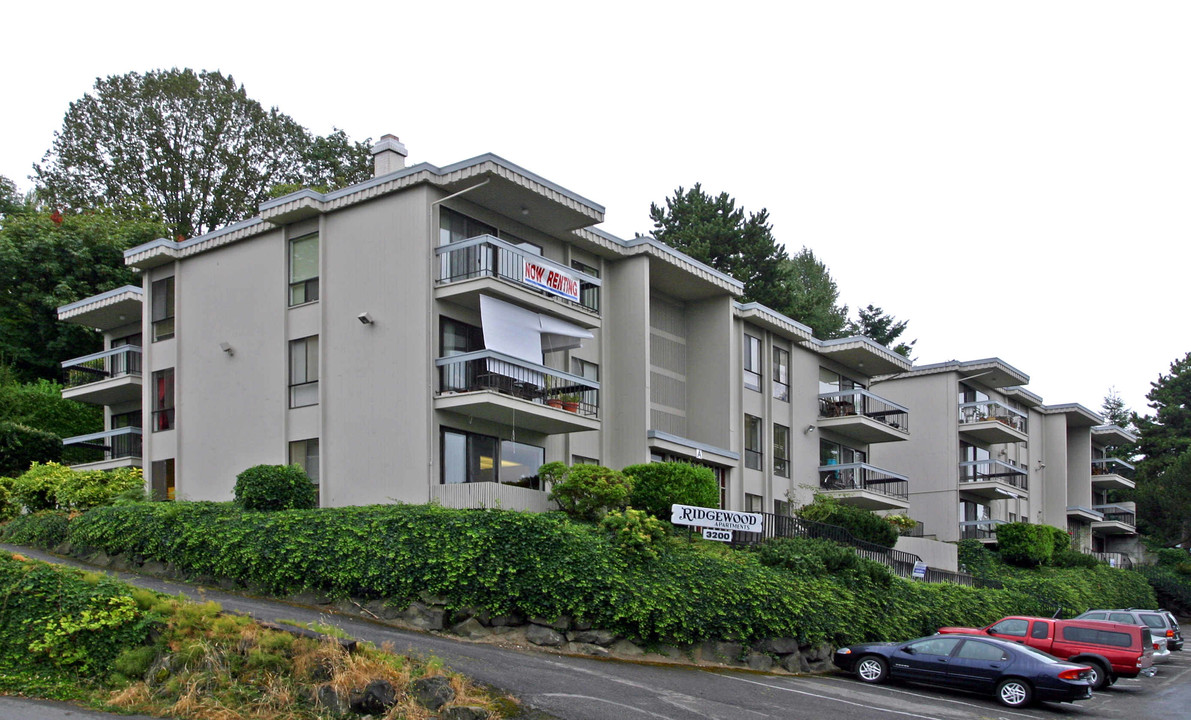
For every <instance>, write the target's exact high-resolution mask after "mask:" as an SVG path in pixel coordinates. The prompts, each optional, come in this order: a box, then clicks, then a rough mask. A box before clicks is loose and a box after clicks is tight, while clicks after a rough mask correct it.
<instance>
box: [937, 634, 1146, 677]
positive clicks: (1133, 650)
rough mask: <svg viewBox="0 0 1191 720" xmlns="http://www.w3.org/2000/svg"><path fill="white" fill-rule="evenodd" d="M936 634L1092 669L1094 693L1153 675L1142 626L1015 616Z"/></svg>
mask: <svg viewBox="0 0 1191 720" xmlns="http://www.w3.org/2000/svg"><path fill="white" fill-rule="evenodd" d="M939 632H940V633H944V634H948V633H962V634H975V635H990V636H992V637H998V638H1002V639H1004V640H1009V641H1012V642H1017V643H1021V644H1023V645H1029V646H1030V647H1032V648H1035V649H1037V650H1041V651H1042V652H1045V653H1050V654H1051V655H1054V656H1055V657H1058V658H1065V659H1067V660H1070V661H1071V662H1078V663H1082V664H1086V665H1088V666H1089V667H1091V668H1092V678H1091V680H1092V689H1093V690H1099V689H1101V688H1103V687H1105V686H1107V685H1111V684H1113V683H1114V682H1116V681H1117V678H1122V677H1127V678H1131V677H1137V676H1138V675H1145V676H1147V677H1148V676H1152V675H1153V674H1154V672H1155V671H1154V640H1153V637H1152V636H1151V635H1150V629H1149V628H1147V627H1145V626H1138V625H1126V624H1123V623H1110V622H1099V621H1094V620H1057V619H1055V618H1038V617H1024V616H1014V617H1007V618H1003V619H1001V620H998V621H997V622H995V623H993V624H992V625H989V626H988V627H986V628H964V627H945V628H939Z"/></svg>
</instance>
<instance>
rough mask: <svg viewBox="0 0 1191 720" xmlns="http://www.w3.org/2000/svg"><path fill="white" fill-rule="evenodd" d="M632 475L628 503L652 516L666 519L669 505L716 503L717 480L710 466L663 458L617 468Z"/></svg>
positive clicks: (717, 498)
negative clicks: (631, 489) (652, 461)
mask: <svg viewBox="0 0 1191 720" xmlns="http://www.w3.org/2000/svg"><path fill="white" fill-rule="evenodd" d="M621 472H623V473H624V474H625V475H627V476H629V477H630V478H632V481H633V492H632V493H631V494H630V496H629V504H630V505H632V506H633V507H635V508H638V509H640V510H644V511H645V512H647V513H649V514H650V515H652V516H654V517H655V518H660V519H662V520H669V519H670V506H671V505H673V504H676V503H677V504H679V505H694V506H696V507H718V506H719V499H720V489H719V483H717V482H716V479H715V473H714V472H712V471H711V468H708V467H703V466H702V465H691V464H689V463H679V462H663V463H644V464H641V465H629V466H628V467H626V468H625V469H623V470H621Z"/></svg>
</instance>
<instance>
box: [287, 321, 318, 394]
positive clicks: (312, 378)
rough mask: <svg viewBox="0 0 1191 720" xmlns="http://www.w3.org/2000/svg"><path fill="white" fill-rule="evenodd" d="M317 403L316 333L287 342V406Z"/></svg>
mask: <svg viewBox="0 0 1191 720" xmlns="http://www.w3.org/2000/svg"><path fill="white" fill-rule="evenodd" d="M317 404H318V335H311V336H310V337H304V338H302V339H300V340H291V341H290V343H289V406H290V407H292V408H297V407H305V406H307V405H317Z"/></svg>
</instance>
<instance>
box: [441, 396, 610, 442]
mask: <svg viewBox="0 0 1191 720" xmlns="http://www.w3.org/2000/svg"><path fill="white" fill-rule="evenodd" d="M434 409H435V410H441V411H444V412H451V413H455V414H457V415H462V416H463V417H467V418H472V417H474V418H480V419H481V420H487V421H489V422H494V423H498V424H501V425H506V426H509V427H515V428H524V429H526V430H530V431H532V432H538V433H542V434H543V435H562V434H565V433H573V432H585V431H587V430H599V429H600V420H599V418H597V417H594V416H589V415H581V414H579V413H574V412H570V411H567V410H563V409H560V408H554V407H551V406H549V405H545V404H542V403H535V402H531V401H529V400H525V399H522V398H518V397H513V396H511V395H505V394H503V393H499V392H495V391H492V390H476V391H472V392H462V393H450V394H446V395H439V396H438V397H436V398H434Z"/></svg>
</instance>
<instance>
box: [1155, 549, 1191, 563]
mask: <svg viewBox="0 0 1191 720" xmlns="http://www.w3.org/2000/svg"><path fill="white" fill-rule="evenodd" d="M1150 552H1152V553H1153V554H1154V555H1157V556H1158V565H1160V566H1170V567H1174V566H1176V565H1182V564H1183V563H1186V562H1191V555H1189V554H1188V553H1187V551H1186V550H1183V549H1182V548H1154V549H1151V550H1150Z"/></svg>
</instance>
